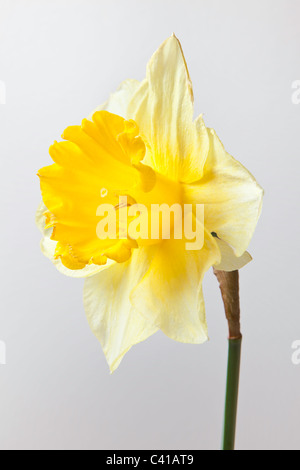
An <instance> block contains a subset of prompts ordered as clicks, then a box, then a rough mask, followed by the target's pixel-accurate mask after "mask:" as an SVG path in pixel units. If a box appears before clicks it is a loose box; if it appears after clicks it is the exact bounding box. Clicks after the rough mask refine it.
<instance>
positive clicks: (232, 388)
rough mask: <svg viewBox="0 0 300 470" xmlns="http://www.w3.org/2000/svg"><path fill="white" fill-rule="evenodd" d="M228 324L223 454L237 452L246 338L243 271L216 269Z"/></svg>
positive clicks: (215, 272)
mask: <svg viewBox="0 0 300 470" xmlns="http://www.w3.org/2000/svg"><path fill="white" fill-rule="evenodd" d="M214 274H215V275H216V277H217V279H218V281H219V284H220V290H221V294H222V299H223V303H224V308H225V314H226V318H227V321H228V328H229V338H228V366H227V385H226V398H225V412H224V430H223V443H222V450H234V449H235V434H236V419H237V407H238V393H239V379H240V362H241V346H242V334H241V327H240V298H239V271H237V270H236V271H231V272H225V271H218V270H216V269H214Z"/></svg>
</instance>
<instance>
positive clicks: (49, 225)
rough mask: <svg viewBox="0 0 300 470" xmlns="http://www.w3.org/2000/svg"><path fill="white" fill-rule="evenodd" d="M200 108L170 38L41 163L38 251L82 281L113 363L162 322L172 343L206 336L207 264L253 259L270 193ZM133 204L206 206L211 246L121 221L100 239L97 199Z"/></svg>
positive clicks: (119, 209)
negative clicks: (136, 230)
mask: <svg viewBox="0 0 300 470" xmlns="http://www.w3.org/2000/svg"><path fill="white" fill-rule="evenodd" d="M193 112H194V111H193V91H192V84H191V80H190V76H189V73H188V69H187V65H186V61H185V58H184V55H183V52H182V48H181V45H180V43H179V41H178V39H177V38H176V37H175V36H174V35H173V36H172V37H170V38H169V39H167V40H166V41H165V42H164V43H163V44H162V45H161V46H160V48H159V49H158V50H157V51H156V52H155V54H154V55H153V56H152V58H151V60H150V62H149V64H148V66H147V74H146V78H145V80H143V81H142V82H138V81H135V80H127V81H125V82H123V83H122V84H121V86H120V87H119V89H118V90H117V91H116V93H114V94H113V95H111V97H110V98H109V100H108V101H107V102H106V103H104V104H103V105H102V106H100V107H99V108H97V109H96V110H95V111H94V113H92V115H91V116H89V117H88V119H84V120H83V122H82V124H81V126H72V127H68V128H67V129H66V130H65V131H64V133H63V136H62V137H63V139H64V141H62V142H55V143H54V144H53V145H52V146H51V147H50V155H51V157H52V159H53V161H54V164H52V165H51V166H48V167H45V168H42V169H41V170H40V171H39V177H40V181H41V192H42V198H43V202H42V204H41V206H40V207H39V209H38V212H37V222H38V225H39V227H40V229H41V231H42V233H43V239H42V242H41V247H42V251H43V253H44V254H45V255H46V256H47V257H48V258H50V259H51V260H52V261H53V263H54V264H55V266H56V267H57V269H58V270H59V271H61V272H62V273H63V274H66V275H69V276H73V277H85V278H86V280H85V287H84V305H85V310H86V314H87V318H88V322H89V324H90V327H91V329H92V331H93V332H94V334H95V335H96V337H97V338H98V339H99V341H100V343H101V345H102V347H103V350H104V353H105V356H106V359H107V362H108V364H109V367H110V370H111V371H114V370H115V369H116V368H117V367H118V365H119V364H120V362H121V360H122V358H123V356H124V354H125V353H126V352H127V351H128V350H129V349H130V348H131V346H133V345H134V344H137V343H139V342H140V341H143V340H145V339H146V338H148V337H149V336H150V335H152V334H153V333H155V332H156V331H157V330H159V329H160V330H162V331H163V332H164V333H165V334H166V335H167V336H168V337H170V338H172V339H174V340H176V341H181V342H184V343H198V344H199V343H203V342H204V341H206V340H207V324H206V316H205V307H204V300H203V293H202V280H203V277H204V274H205V272H206V271H207V270H208V269H209V268H210V267H211V266H214V267H216V268H217V269H219V270H225V271H226V270H227V271H231V270H236V269H240V268H241V267H242V266H244V265H245V264H246V263H248V262H249V261H250V260H251V256H250V255H249V254H248V253H247V252H246V250H247V247H248V245H249V242H250V240H251V237H252V235H253V232H254V230H255V227H256V224H257V221H258V218H259V215H260V211H261V205H262V195H263V191H262V189H261V187H260V186H259V185H258V184H257V182H256V181H255V179H254V177H253V176H252V175H251V174H250V173H249V172H248V171H247V170H246V169H245V168H244V167H243V166H242V165H241V164H240V163H239V162H237V161H236V160H235V159H234V158H233V157H231V156H230V155H229V154H228V153H227V152H226V151H225V149H224V147H223V145H222V143H221V142H220V140H219V139H218V137H217V135H216V133H215V131H213V130H211V129H208V128H206V126H205V124H204V121H203V118H202V116H199V117H198V118H196V119H194V116H193ZM124 196H126V198H127V200H128V204H127V205H124V206H122V205H120V204H119V202H118V201H119V198H120V197H124ZM135 203H138V204H142V205H143V206H144V207H147V208H148V207H149V206H150V205H151V204H153V203H155V204H158V205H161V204H167V205H168V206H172V205H173V204H179V205H181V206H184V205H186V204H190V205H195V204H201V205H203V207H204V219H203V220H198V219H197V216H196V214H195V213H193V218H194V223H195V224H196V225H197V224H198V225H200V226H201V229H202V231H203V234H204V235H203V246H202V247H201V249H196V250H187V249H186V240H185V238H184V237H182V239H175V237H174V236H173V237H172V236H171V237H170V239H166V238H165V237H163V236H162V232H161V231H160V232H159V233H160V234H161V236H159V237H156V238H151V237H149V238H148V239H143V238H142V237H140V238H136V239H133V238H132V237H130V236H129V234H128V233H127V232H126V230H127V228H128V227H126V226H125V227H124V226H121V224H118V227H117V230H118V234H117V235H118V236H117V237H116V238H115V239H112V238H107V239H104V238H102V239H101V238H99V237H98V236H97V225H98V223H99V220H100V219H99V213H98V207H99V206H100V205H101V204H111V205H112V206H113V207H114V208H115V211H116V213H118V215H119V217H120V216H121V214H122V213H124V211H125V212H126V214H127V213H128V211H129V208H130V206H131V205H132V204H135ZM173 229H174V226H172V227H171V231H172V230H173ZM124 234H125V236H124ZM120 235H122V236H120ZM171 235H172V234H171Z"/></svg>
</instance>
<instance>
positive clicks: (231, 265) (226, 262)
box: [214, 238, 252, 271]
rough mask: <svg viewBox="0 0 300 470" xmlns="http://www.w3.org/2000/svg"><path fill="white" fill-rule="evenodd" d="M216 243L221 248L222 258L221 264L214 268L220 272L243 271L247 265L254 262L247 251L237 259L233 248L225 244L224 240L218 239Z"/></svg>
mask: <svg viewBox="0 0 300 470" xmlns="http://www.w3.org/2000/svg"><path fill="white" fill-rule="evenodd" d="M216 242H217V244H218V246H219V249H220V252H221V256H222V258H221V263H220V264H216V265H215V266H214V267H215V268H216V269H218V270H219V271H235V270H237V269H242V268H243V267H244V266H246V264H248V263H250V261H252V257H251V255H250V253H248V252H247V251H245V253H244V254H243V255H242V256H239V257H237V256H236V255H235V254H234V251H233V249H232V248H231V246H230V245H229V244H228V243H226V242H224V240H220V239H218V238H216Z"/></svg>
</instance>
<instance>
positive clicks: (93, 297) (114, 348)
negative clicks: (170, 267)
mask: <svg viewBox="0 0 300 470" xmlns="http://www.w3.org/2000/svg"><path fill="white" fill-rule="evenodd" d="M152 256H153V248H150V249H146V248H140V249H139V250H135V251H134V253H133V254H132V257H131V259H130V260H129V261H127V262H126V263H121V264H115V265H114V266H112V267H110V268H109V269H107V270H106V271H105V272H101V273H99V274H96V275H95V276H93V277H91V278H89V279H86V281H85V286H84V306H85V311H86V315H87V319H88V322H89V325H90V328H91V330H92V331H93V333H94V334H95V336H96V337H97V338H98V340H99V341H100V343H101V345H102V348H103V351H104V354H105V356H106V360H107V362H108V365H109V367H110V370H111V372H113V371H114V370H115V369H116V368H117V367H118V365H119V364H120V362H121V360H122V358H123V356H124V355H125V354H126V352H127V351H128V350H129V349H130V348H131V347H132V346H133V345H134V344H137V343H139V342H141V341H144V340H145V339H146V338H148V337H149V336H151V335H152V334H154V333H155V332H156V331H157V329H158V328H157V326H156V325H155V324H154V323H153V322H151V321H149V319H147V318H146V319H145V317H144V316H142V315H141V314H140V313H139V312H138V310H137V309H135V308H134V307H133V306H132V304H131V303H130V300H129V298H130V292H131V291H132V289H133V288H134V287H135V286H136V285H137V284H138V283H139V282H140V280H141V278H142V277H143V276H144V275H145V273H146V272H147V269H148V268H149V265H150V263H151V260H152Z"/></svg>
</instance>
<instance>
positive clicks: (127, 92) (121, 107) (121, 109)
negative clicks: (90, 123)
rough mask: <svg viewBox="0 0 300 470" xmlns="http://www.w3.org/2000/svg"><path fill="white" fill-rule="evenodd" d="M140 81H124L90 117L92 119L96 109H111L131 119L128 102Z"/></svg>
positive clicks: (112, 111) (111, 111)
mask: <svg viewBox="0 0 300 470" xmlns="http://www.w3.org/2000/svg"><path fill="white" fill-rule="evenodd" d="M139 86H140V82H139V81H138V80H133V79H128V80H125V81H124V82H122V83H121V84H120V86H119V88H118V89H117V91H115V93H112V94H111V95H110V97H109V99H108V100H107V101H105V103H103V104H101V105H100V106H98V107H97V108H96V109H95V110H94V111H93V112H92V113H91V114H90V116H89V117H88V119H90V120H92V116H93V114H94V113H95V112H96V111H103V110H105V111H109V112H110V113H114V114H118V115H119V116H122V117H123V118H124V119H129V117H128V104H129V102H130V100H131V98H132V97H133V95H134V94H135V92H136V91H137V90H138V88H139Z"/></svg>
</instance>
